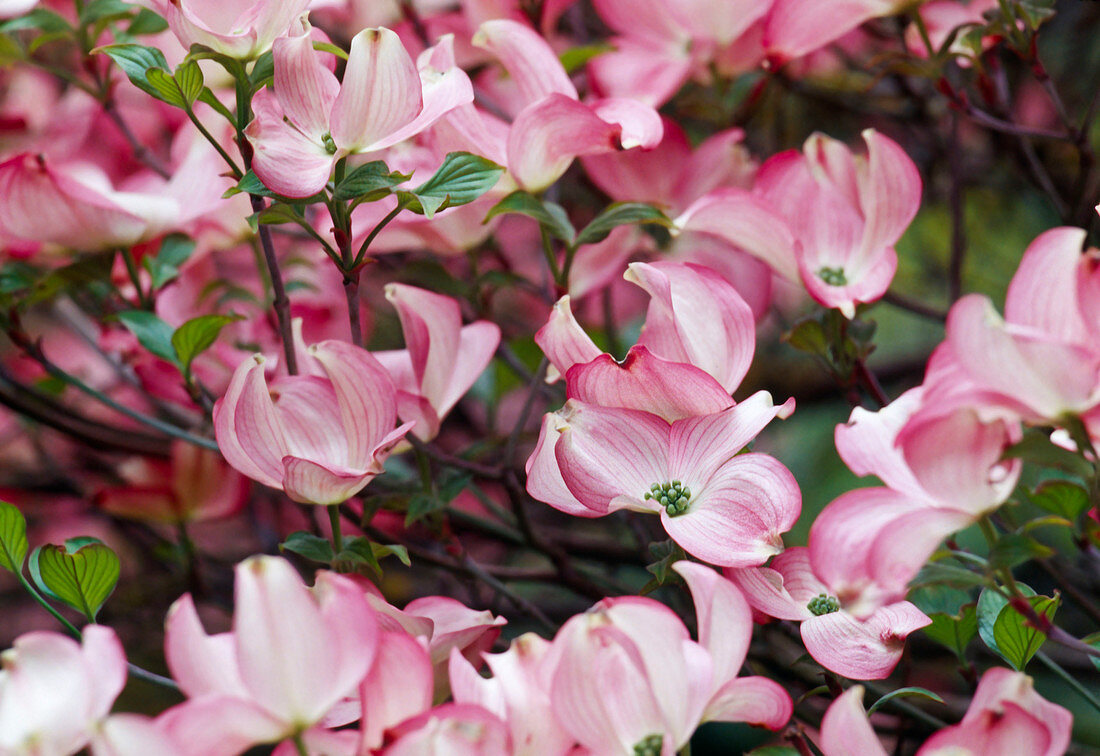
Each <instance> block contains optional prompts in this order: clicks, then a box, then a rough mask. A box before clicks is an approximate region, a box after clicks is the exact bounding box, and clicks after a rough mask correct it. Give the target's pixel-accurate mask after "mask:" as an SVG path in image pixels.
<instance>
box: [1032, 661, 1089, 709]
mask: <svg viewBox="0 0 1100 756" xmlns="http://www.w3.org/2000/svg"><path fill="white" fill-rule="evenodd" d="M1035 658H1036V659H1038V660H1039V661H1040V662H1042V663H1043V665H1044V666H1046V668H1047V669H1049V670H1050V671H1051V672H1053V673H1054V674H1056V675H1058V677H1060V678H1062V680H1064V681H1065V682H1066V684H1067V685H1069V687H1071V688H1073V689H1074V691H1076V692H1077V695H1079V696H1081V698H1083V699H1085V700H1086V701H1088V702H1089V704H1090V705H1091V706H1092V708H1094V709H1096V710H1097V711H1100V699H1097V698H1096V696H1094V695H1093V694H1092V693H1090V692H1089V689H1088V688H1086V687H1085V686H1084V685H1082V684H1081V683H1080V682H1078V681H1077V678H1075V677H1074V676H1073V675H1071V674H1070V673H1069V672H1067V671H1066V670H1064V669H1063V668H1062V667H1061V666H1059V664H1058V663H1057V662H1056V661H1054V660H1053V659H1051V658H1050V657H1049V656H1047V655H1046V654H1044V653H1043V652H1042V651H1039V652H1037V653H1036V654H1035Z"/></svg>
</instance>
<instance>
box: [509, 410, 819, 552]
mask: <svg viewBox="0 0 1100 756" xmlns="http://www.w3.org/2000/svg"><path fill="white" fill-rule="evenodd" d="M787 411H788V408H787V407H786V406H781V407H775V406H773V405H772V401H771V396H770V395H769V394H768V393H767V392H765V391H760V392H757V393H756V394H754V395H753V396H752V397H750V398H749V399H746V400H745V401H744V402H742V403H740V404H738V405H736V406H734V407H732V408H730V409H727V410H725V411H722V412H718V413H715V414H710V415H702V416H696V417H689V418H685V419H680V420H675V421H673V422H671V423H670V422H669V421H668V420H666V419H665V418H663V417H661V416H659V415H655V414H652V413H650V412H645V411H641V410H635V409H624V408H614V407H601V406H597V405H593V404H587V403H584V402H581V401H578V400H575V399H570V400H569V401H568V402H566V405H565V407H564V408H563V409H562V410H560V411H559V412H557V413H555V414H554V415H551V416H548V418H547V420H546V421H544V423H546V424H553V426H552V427H553V430H555V431H556V432H557V433H558V434H559V435H558V438H557V440H556V442H555V443H554V445H553V452H554V459H555V460H556V463H557V470H558V474H559V475H560V478H561V479H560V482H559V481H558V480H557V479H556V478H555V477H554V476H553V475H552V474H549V472H548V473H547V474H544V475H541V476H529V478H528V482H527V488H528V492H529V493H531V495H532V496H534V497H535V498H536V499H539V500H541V501H545V502H547V503H549V504H551V506H555V507H557V508H559V509H563V510H564V511H567V512H570V513H572V514H582V513H584V514H586V515H587V516H590V517H598V516H601V515H605V514H609V513H611V512H614V511H617V510H620V509H630V510H633V511H636V512H644V513H651V514H657V515H659V516H660V518H661V522H662V524H663V525H664V528H665V530H666V531H667V532H668V534H669V535H670V536H671V537H672V538H673V540H675V541H676V542H677V543H679V544H680V545H681V546H682V547H684V549H685V550H687V551H688V552H689V553H690V554H692V555H694V556H696V557H698V558H700V559H702V560H705V561H708V562H711V563H712V564H718V565H723V566H739V567H744V566H752V565H758V564H762V563H763V562H765V561H766V560H767V559H768V557H769V556H771V555H773V554H777V553H779V552H780V551H782V548H783V541H782V537H781V534H782V533H784V532H785V531H787V530H789V529H790V527H791V526H792V525H793V524H794V522H795V520H796V519H797V518H798V513H799V511H800V509H801V494H800V492H799V490H798V485H797V484H796V483H795V481H794V477H793V476H792V475H791V473H790V472H789V471H788V470H787V468H785V467H784V466H783V465H782V464H780V463H779V462H778V461H777V460H776V459H774V458H773V457H770V456H768V455H766V454H757V453H750V454H740V453H739V452H740V451H741V450H742V448H743V447H744V446H745V445H746V444H748V442H749V441H750V440H752V438H753V437H755V436H756V434H757V433H759V432H760V430H761V429H763V427H764V426H765V425H767V424H768V423H769V422H770V421H771V420H772V419H773V418H774V417H776V416H777V415H781V414H784V413H785V412H787ZM544 427H545V426H544ZM546 441H547V439H545V438H544V439H543V440H542V448H543V449H544V450H546V449H547V446H548V445H547V443H546ZM545 454H546V451H543V452H542V456H544V455H545ZM539 456H540V451H539V450H538V449H537V450H536V452H535V455H533V457H532V460H533V461H531V462H530V464H532V465H533V464H535V461H537V460H538V458H539ZM566 495H568V497H569V498H565V496H566ZM584 510H587V512H584Z"/></svg>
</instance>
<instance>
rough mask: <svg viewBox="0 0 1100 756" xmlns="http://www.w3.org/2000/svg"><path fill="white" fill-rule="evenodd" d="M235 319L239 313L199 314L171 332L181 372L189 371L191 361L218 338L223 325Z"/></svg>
mask: <svg viewBox="0 0 1100 756" xmlns="http://www.w3.org/2000/svg"><path fill="white" fill-rule="evenodd" d="M237 320H243V318H242V316H240V315H200V316H198V317H197V318H191V320H188V321H187V322H186V323H184V324H183V325H181V326H180V327H179V328H177V329H176V332H175V333H173V334H172V348H173V349H175V352H176V357H177V359H178V360H179V363H180V365H181V366H182V368H183V374H184V375H188V374H190V372H191V362H192V361H193V360H194V359H195V358H196V357H198V356H199V355H200V354H202V353H203V352H205V351H206V350H207V349H209V348H210V347H211V346H213V344H214V342H215V341H217V339H218V334H220V333H221V331H222V329H223V328H225V326H227V325H229V324H230V323H233V322H234V321H237Z"/></svg>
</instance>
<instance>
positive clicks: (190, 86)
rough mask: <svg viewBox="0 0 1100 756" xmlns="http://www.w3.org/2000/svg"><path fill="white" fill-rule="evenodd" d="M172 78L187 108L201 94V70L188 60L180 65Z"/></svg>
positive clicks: (202, 84)
mask: <svg viewBox="0 0 1100 756" xmlns="http://www.w3.org/2000/svg"><path fill="white" fill-rule="evenodd" d="M172 78H174V79H175V80H176V85H177V86H179V88H180V92H182V93H183V96H184V98H185V99H186V100H187V104H188V105H189V106H190V105H191V104H192V103H194V102H195V100H196V99H198V97H199V95H200V94H202V90H203V86H204V83H203V78H202V69H201V68H199V64H198V63H197V62H196V61H193V60H189V61H186V62H185V63H181V64H180V66H179V68H177V69H176V73H175V74H173V76H172Z"/></svg>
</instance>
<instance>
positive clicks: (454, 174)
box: [398, 152, 504, 218]
mask: <svg viewBox="0 0 1100 756" xmlns="http://www.w3.org/2000/svg"><path fill="white" fill-rule="evenodd" d="M503 173H504V168H502V167H501V166H499V165H497V164H496V163H494V162H493V161H492V160H489V159H487V158H483V157H481V156H479V155H472V154H470V153H469V152H450V153H448V154H447V156H446V157H445V158H443V164H442V165H440V166H439V170H437V171H436V172H435V174H434V175H433V176H432V177H431V178H430V179H428V180H427V181H425V182H424V183H423V184H421V185H420V186H418V187H417V188H416V189H413V190H412V191H407V192H405V191H403V192H398V196H399V197H400V198H401V201H402V203H404V205H405V207H406V208H408V209H409V210H411V211H412V212H414V213H419V214H421V215H424V216H426V217H428V218H431V217H432V216H433V215H434V214H435V213H437V212H438V211H439V210H442V209H443V208H446V207H455V206H457V205H465V204H467V203H470V202H473V201H474V200H476V199H477V198H478V197H480V196H481V195H483V194H485V192H487V191H489V190H490V189H492V188H493V187H494V186H495V185H496V183H497V180H498V179H499V178H500V177H501V175H502V174H503Z"/></svg>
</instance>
